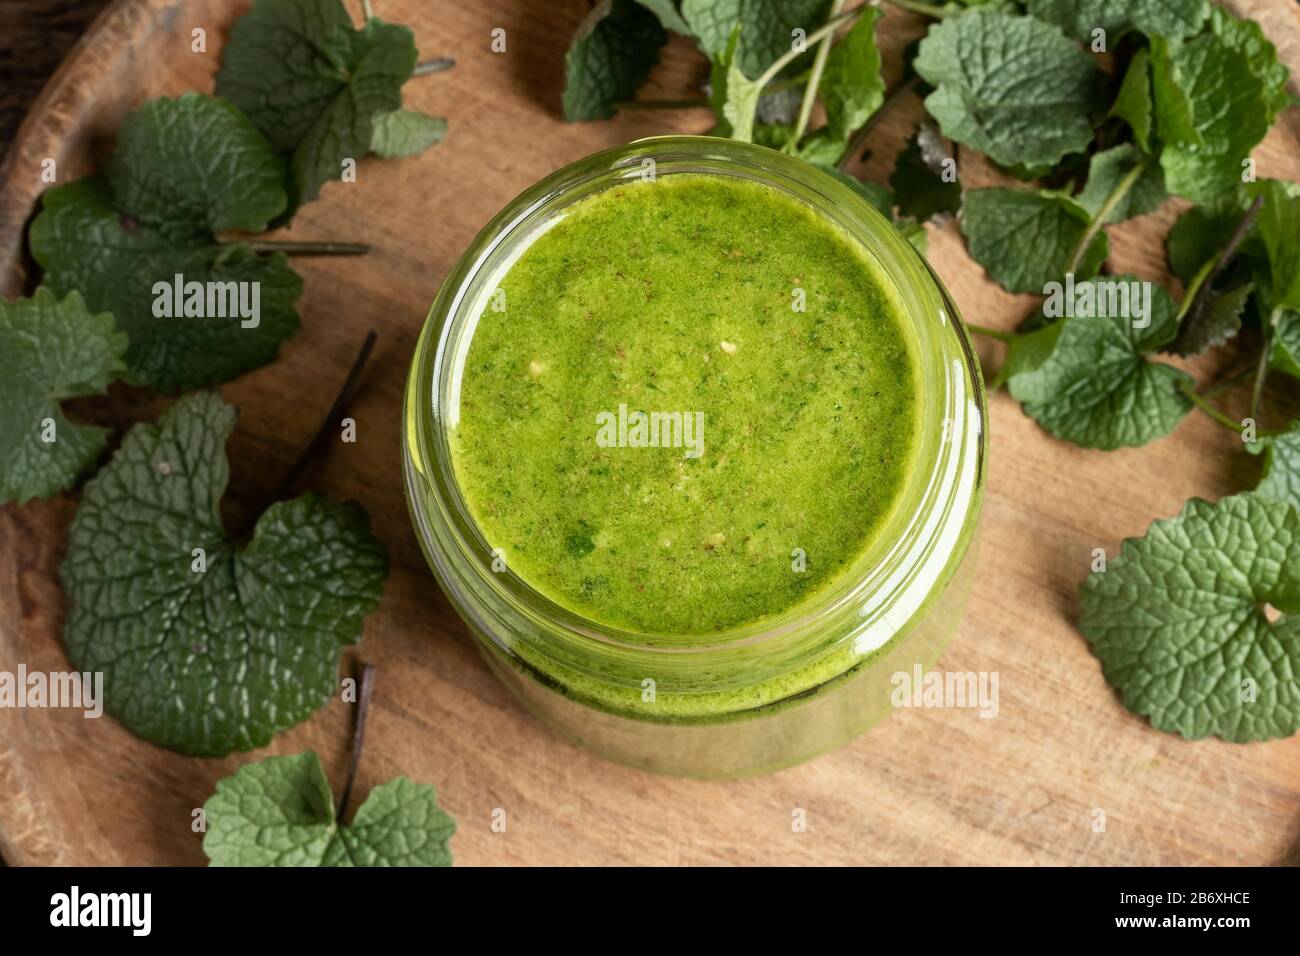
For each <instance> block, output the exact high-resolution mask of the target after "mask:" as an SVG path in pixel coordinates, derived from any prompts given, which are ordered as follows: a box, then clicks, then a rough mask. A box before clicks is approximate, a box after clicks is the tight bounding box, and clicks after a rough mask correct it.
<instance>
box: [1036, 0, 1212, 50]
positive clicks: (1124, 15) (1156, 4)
mask: <svg viewBox="0 0 1300 956" xmlns="http://www.w3.org/2000/svg"><path fill="white" fill-rule="evenodd" d="M1027 5H1028V7H1029V13H1030V14H1031V15H1032V16H1035V17H1037V18H1038V19H1040V20H1046V21H1047V22H1048V23H1054V24H1056V25H1057V26H1058V27H1060V28H1061V29H1063V30H1064V31H1065V32H1066V33H1069V34H1070V35H1071V36H1073V37H1074V38H1075V39H1077V40H1080V41H1082V42H1084V43H1091V42H1092V40H1093V31H1094V30H1105V31H1106V33H1107V35H1108V39H1109V38H1116V37H1118V36H1119V35H1120V34H1121V33H1123V32H1124V31H1126V30H1141V31H1142V32H1143V33H1147V34H1151V33H1157V34H1160V35H1161V36H1166V37H1173V38H1177V37H1185V36H1191V35H1193V34H1195V33H1198V32H1200V29H1201V26H1202V25H1203V24H1204V23H1205V18H1206V17H1208V16H1209V15H1210V0H1027Z"/></svg>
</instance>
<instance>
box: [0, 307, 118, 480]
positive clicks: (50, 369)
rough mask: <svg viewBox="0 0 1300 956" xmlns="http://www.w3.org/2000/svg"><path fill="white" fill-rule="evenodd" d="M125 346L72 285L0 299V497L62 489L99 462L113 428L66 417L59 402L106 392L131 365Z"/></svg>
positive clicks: (103, 316) (105, 318) (106, 317)
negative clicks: (62, 293) (60, 291)
mask: <svg viewBox="0 0 1300 956" xmlns="http://www.w3.org/2000/svg"><path fill="white" fill-rule="evenodd" d="M125 352H126V336H125V335H123V334H122V333H121V332H117V331H115V330H114V326H113V317H112V316H111V315H107V314H104V313H100V314H98V315H93V314H91V312H90V311H89V310H87V309H86V305H85V303H84V302H83V301H82V299H81V296H80V295H78V294H77V293H75V292H72V293H69V295H68V296H67V298H65V299H63V300H62V301H60V300H59V299H57V298H56V297H55V295H54V293H52V292H51V291H50V290H49V289H46V288H39V289H37V290H36V293H35V294H34V295H33V296H32V297H31V298H30V299H19V300H18V301H16V302H0V409H2V410H3V411H0V504H3V503H4V502H6V501H17V502H18V503H19V504H20V505H21V504H23V503H25V502H26V501H28V500H30V499H31V498H43V497H46V496H48V495H52V494H55V493H56V492H59V491H63V490H64V489H66V488H69V487H71V486H72V485H73V484H74V483H75V482H76V480H77V478H78V477H79V476H81V475H82V474H83V473H84V472H85V471H86V470H87V469H88V468H89V467H90V466H91V465H93V464H94V463H95V461H96V460H97V459H98V458H99V456H100V454H101V453H102V452H103V450H104V445H105V443H106V442H107V439H108V430H107V429H105V428H96V427H94V426H92V425H78V424H74V423H73V422H70V421H68V419H67V418H65V417H64V414H63V409H62V407H61V406H60V404H59V402H60V400H61V399H65V398H73V397H75V396H77V395H94V394H98V393H101V392H103V391H104V390H105V389H106V388H108V383H109V382H111V381H113V380H114V379H115V378H117V377H118V376H119V375H120V374H121V373H122V372H124V371H126V366H125V365H124V364H123V362H122V356H123V354H124V353H125ZM47 421H48V422H49V423H50V424H51V426H52V428H53V439H54V440H53V441H46V440H45V438H44V435H45V433H46V422H47Z"/></svg>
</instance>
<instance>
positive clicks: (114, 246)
mask: <svg viewBox="0 0 1300 956" xmlns="http://www.w3.org/2000/svg"><path fill="white" fill-rule="evenodd" d="M30 242H31V249H32V256H33V257H34V258H35V259H36V261H37V262H38V263H40V265H41V267H42V268H43V269H44V270H45V283H46V285H48V286H49V287H50V288H52V289H53V290H54V291H55V292H58V293H60V294H63V293H67V292H71V291H72V290H74V289H75V290H78V291H80V292H81V294H82V295H83V296H85V299H86V303H87V304H88V305H89V306H90V308H92V309H95V310H104V311H109V312H112V313H113V318H114V320H115V321H116V322H117V327H118V328H119V329H121V330H122V331H123V332H125V333H127V336H128V337H129V339H130V343H129V345H128V347H127V352H126V365H127V370H128V371H127V375H126V378H127V379H128V380H129V381H131V382H133V383H135V384H140V385H148V386H151V387H152V388H155V389H158V390H159V391H161V392H179V391H185V390H187V389H195V388H203V387H206V386H208V385H215V384H217V383H219V382H225V381H229V380H230V379H232V378H234V377H236V376H237V375H240V374H242V373H244V372H247V371H249V370H250V369H254V368H258V367H259V366H262V365H265V364H266V363H267V362H270V361H271V360H272V359H273V358H275V355H276V352H277V351H279V348H280V343H281V342H282V341H284V340H285V339H287V338H288V337H289V336H291V335H293V333H294V332H295V331H297V329H298V313H297V311H296V310H295V303H296V302H297V300H298V297H299V296H300V295H301V294H302V280H301V279H300V278H299V277H298V275H297V273H295V272H294V271H293V270H292V269H290V268H289V262H288V260H287V259H286V258H285V257H284V256H283V255H274V256H259V255H256V254H254V253H253V251H252V249H251V248H250V247H249V246H247V245H245V244H242V243H232V244H225V245H222V244H218V243H216V242H215V241H214V240H213V239H212V238H211V237H208V238H206V239H205V238H203V237H201V236H196V237H192V238H191V239H188V240H185V241H182V240H179V239H172V238H169V237H167V236H165V235H163V234H162V233H160V232H157V231H156V230H154V229H151V228H149V227H147V226H145V225H143V224H142V223H137V222H133V221H131V220H130V219H129V218H127V217H124V216H123V215H122V214H121V213H120V212H118V211H117V210H116V209H115V208H114V207H113V201H112V197H111V196H110V194H109V192H108V189H107V187H106V186H105V184H104V182H103V181H102V180H100V179H82V180H78V181H77V182H74V183H69V184H68V185H66V186H58V187H56V188H54V189H51V190H49V191H48V192H46V193H45V195H44V196H43V197H42V201H41V212H40V213H39V214H38V215H37V217H36V219H35V221H34V222H33V223H32V227H31V231H30ZM176 275H182V276H184V279H185V282H186V283H190V282H199V283H205V284H206V283H208V282H219V283H223V284H224V283H229V282H244V283H250V284H249V285H247V286H245V287H244V288H246V289H249V290H251V289H252V288H253V286H252V285H251V283H257V290H258V299H259V312H260V315H259V316H258V320H257V324H256V325H252V324H249V325H247V326H246V325H245V324H244V323H245V321H247V322H249V323H251V322H252V319H248V320H244V319H242V318H241V317H240V316H239V315H237V314H236V315H227V316H225V317H224V318H223V317H217V316H205V317H197V316H184V315H179V316H173V317H170V318H168V317H160V316H156V315H154V304H155V302H156V301H158V299H159V297H160V296H164V297H165V298H166V299H167V301H171V300H172V298H173V296H172V294H171V293H170V292H167V291H165V290H164V289H163V287H161V286H159V285H158V284H159V283H162V284H163V286H166V287H171V286H172V285H173V283H174V277H175V276H176ZM205 311H206V306H205Z"/></svg>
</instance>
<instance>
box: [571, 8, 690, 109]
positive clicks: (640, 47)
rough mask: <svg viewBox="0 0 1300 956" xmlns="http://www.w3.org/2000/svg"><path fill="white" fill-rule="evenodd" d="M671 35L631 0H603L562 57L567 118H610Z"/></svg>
mask: <svg viewBox="0 0 1300 956" xmlns="http://www.w3.org/2000/svg"><path fill="white" fill-rule="evenodd" d="M667 42H668V34H667V33H665V32H664V29H663V27H662V26H660V24H659V20H658V18H656V16H655V15H654V14H653V13H651V12H650V11H649V10H647V9H646V8H645V7H643V6H641V5H640V4H638V3H635V2H633V0H601V2H600V3H598V4H597V5H596V6H595V7H593V8H592V10H591V13H589V14H588V15H587V17H586V19H584V20H583V21H582V23H581V24H579V26H578V31H577V33H576V34H575V35H574V37H573V42H572V43H570V44H569V52H568V53H567V54H565V57H564V71H565V72H564V76H565V79H564V100H563V106H564V118H565V119H566V120H568V121H570V122H576V121H579V120H597V119H608V118H609V117H611V116H613V115H614V111H615V104H616V103H618V102H620V101H624V100H631V99H632V98H633V97H634V96H635V94H636V91H637V89H638V88H639V87H640V86H641V84H642V83H643V82H645V78H646V77H647V76H649V75H650V70H651V68H653V67H654V65H655V64H656V63H658V62H659V48H660V47H662V46H663V45H664V44H665V43H667Z"/></svg>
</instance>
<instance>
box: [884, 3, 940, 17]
mask: <svg viewBox="0 0 1300 956" xmlns="http://www.w3.org/2000/svg"><path fill="white" fill-rule="evenodd" d="M885 2H886V3H889V4H892V5H893V6H895V7H898V9H900V10H910V11H911V12H912V13H919V14H921V15H922V16H926V17H934V19H936V20H942V19H943V18H944V17H949V16H952V14H953V11H952V10H950V9H949V8H948V7H941V6H938V5H937V4H933V3H922V2H921V0H885Z"/></svg>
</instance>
